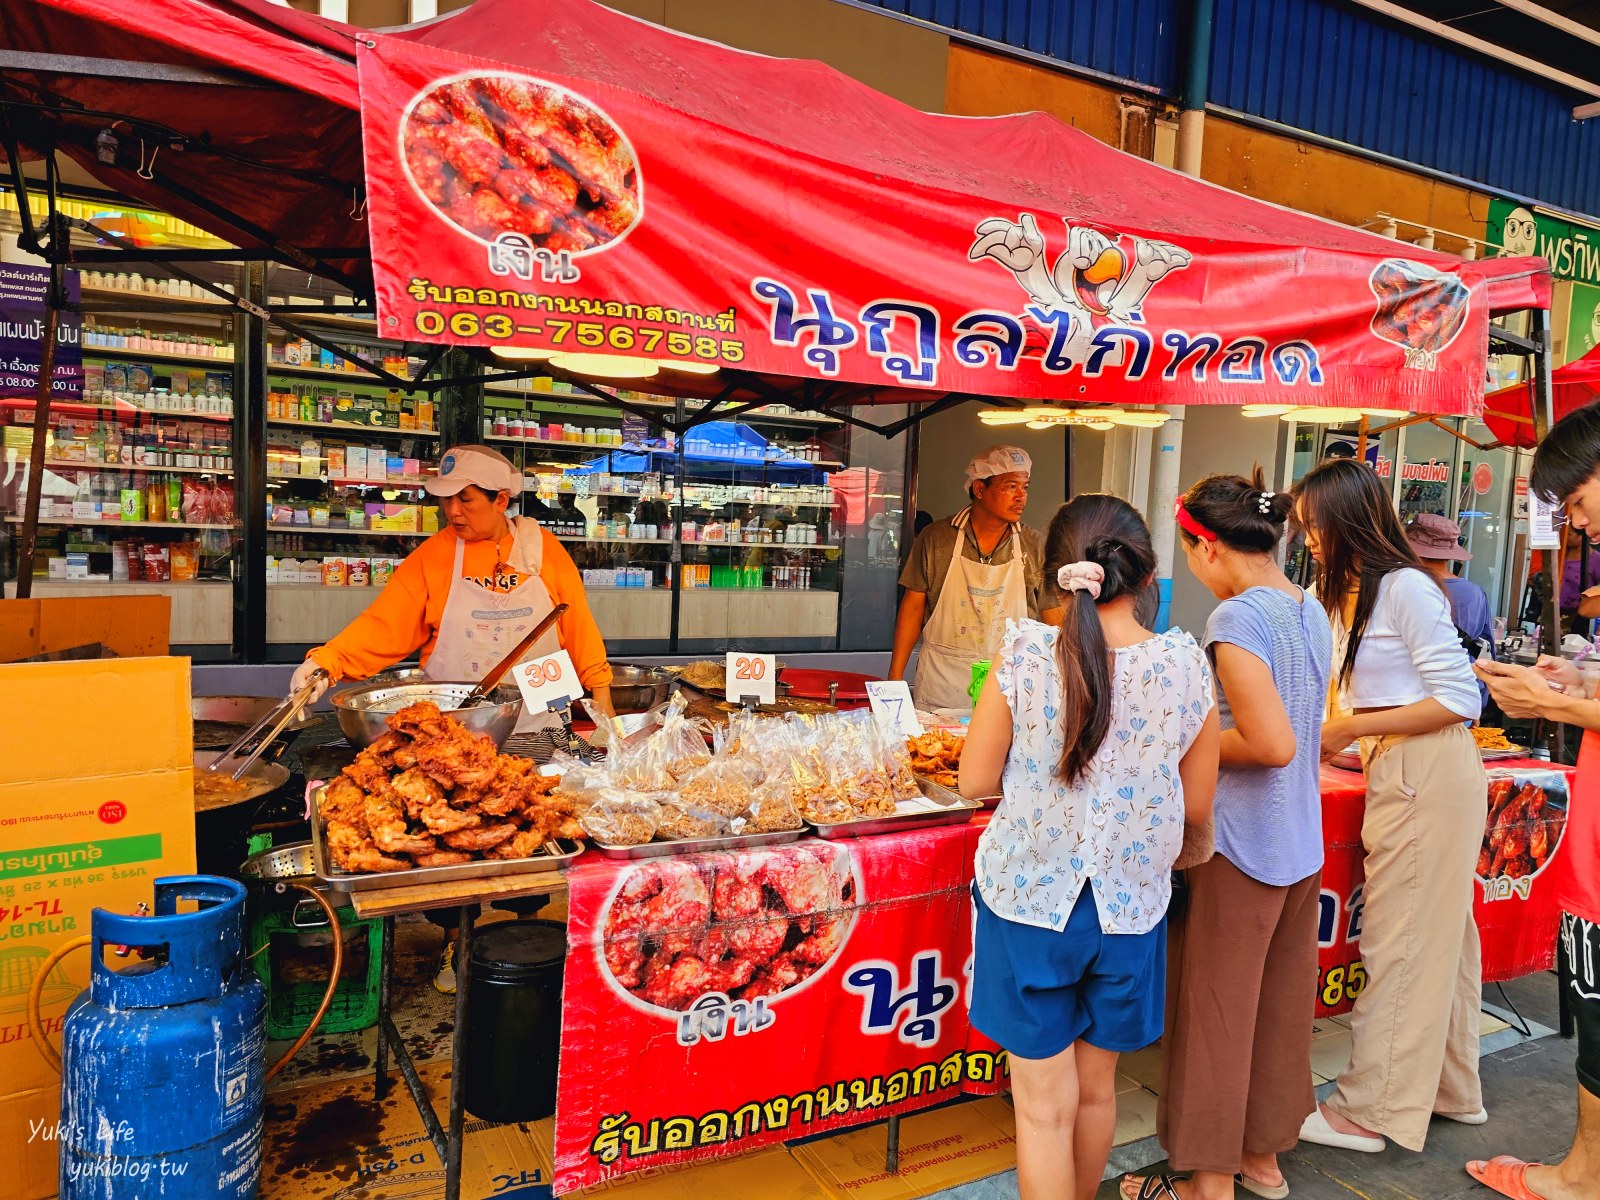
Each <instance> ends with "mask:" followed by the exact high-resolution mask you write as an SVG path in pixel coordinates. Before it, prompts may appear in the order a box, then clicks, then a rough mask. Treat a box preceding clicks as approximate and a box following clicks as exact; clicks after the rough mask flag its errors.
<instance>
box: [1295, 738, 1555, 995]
mask: <svg viewBox="0 0 1600 1200" xmlns="http://www.w3.org/2000/svg"><path fill="white" fill-rule="evenodd" d="M1572 777H1573V769H1572V768H1571V767H1556V766H1552V765H1551V764H1549V763H1536V762H1533V761H1531V760H1521V759H1519V760H1515V761H1507V762H1503V763H1499V764H1495V765H1493V766H1491V768H1490V770H1489V789H1488V794H1487V796H1486V797H1485V813H1486V817H1485V822H1484V833H1483V845H1482V847H1481V848H1480V850H1479V855H1478V862H1477V868H1476V871H1475V873H1474V877H1473V888H1474V893H1473V903H1472V913H1473V919H1474V920H1475V921H1476V922H1477V926H1478V937H1479V941H1480V943H1481V945H1482V952H1483V981H1484V982H1485V983H1501V982H1504V981H1505V980H1508V979H1516V978H1518V977H1520V976H1523V975H1527V974H1529V973H1530V972H1533V971H1547V970H1549V969H1550V968H1551V967H1553V966H1554V965H1555V955H1556V928H1557V924H1558V922H1559V920H1560V916H1561V909H1560V905H1558V904H1557V903H1556V900H1555V898H1554V896H1553V894H1552V889H1551V888H1550V887H1549V886H1548V883H1547V881H1546V868H1547V867H1548V866H1549V865H1550V863H1551V862H1553V861H1554V860H1555V858H1556V857H1557V856H1558V855H1559V854H1560V850H1561V837H1562V834H1563V832H1564V831H1565V829H1566V812H1567V801H1568V792H1569V788H1570V785H1571V780H1572ZM1365 800H1366V784H1365V781H1364V780H1363V778H1362V776H1361V775H1360V773H1359V772H1355V771H1343V770H1339V769H1336V768H1331V767H1325V768H1323V772H1322V841H1323V848H1324V859H1323V867H1322V896H1321V912H1320V919H1319V921H1318V927H1317V946H1318V959H1319V961H1318V976H1317V1015H1318V1016H1319V1017H1329V1016H1335V1015H1337V1014H1339V1013H1345V1012H1349V1011H1350V1010H1351V1008H1353V1007H1354V1006H1355V1001H1356V997H1358V996H1359V995H1360V994H1361V990H1362V988H1364V987H1365V986H1366V982H1367V975H1366V968H1365V965H1364V964H1363V962H1362V959H1361V921H1362V916H1363V906H1362V888H1363V885H1364V884H1365V881H1366V875H1365V872H1364V870H1363V867H1362V862H1363V859H1364V857H1365V853H1366V852H1365V850H1364V849H1363V848H1362V844H1361V821H1362V816H1363V813H1364V812H1365Z"/></svg>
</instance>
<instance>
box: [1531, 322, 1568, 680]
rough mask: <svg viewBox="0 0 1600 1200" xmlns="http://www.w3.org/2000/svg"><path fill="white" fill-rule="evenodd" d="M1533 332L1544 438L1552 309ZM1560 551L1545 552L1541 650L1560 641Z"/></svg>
mask: <svg viewBox="0 0 1600 1200" xmlns="http://www.w3.org/2000/svg"><path fill="white" fill-rule="evenodd" d="M1533 336H1534V340H1535V341H1536V342H1538V344H1539V349H1538V350H1536V351H1534V355H1533V436H1534V439H1535V440H1536V441H1539V442H1542V441H1544V439H1545V436H1546V435H1547V434H1549V432H1550V426H1551V425H1552V424H1553V423H1554V421H1555V382H1554V380H1553V379H1552V378H1551V376H1550V313H1549V312H1548V311H1547V310H1545V309H1542V308H1536V309H1534V310H1533ZM1559 557H1560V556H1559V554H1557V553H1555V552H1552V551H1549V550H1546V551H1545V552H1544V577H1545V583H1546V584H1548V585H1549V595H1548V596H1546V598H1545V602H1544V619H1543V621H1542V622H1541V624H1542V625H1543V627H1544V628H1543V636H1542V637H1541V638H1540V647H1539V648H1540V650H1541V652H1542V653H1545V654H1555V653H1556V652H1557V650H1558V647H1559V645H1560V640H1561V637H1560V633H1559V628H1560V624H1561V612H1560V605H1561V591H1560V589H1561V577H1560V575H1559V573H1558V572H1557V571H1556V560H1557V558H1559Z"/></svg>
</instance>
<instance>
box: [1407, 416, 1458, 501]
mask: <svg viewBox="0 0 1600 1200" xmlns="http://www.w3.org/2000/svg"><path fill="white" fill-rule="evenodd" d="M1401 434H1402V437H1401V440H1400V470H1399V475H1400V491H1399V494H1398V496H1397V497H1396V503H1397V505H1398V507H1399V509H1400V519H1401V521H1409V520H1410V519H1411V518H1412V517H1414V516H1416V515H1418V514H1419V513H1438V514H1440V515H1442V516H1446V517H1448V516H1451V515H1452V510H1453V509H1454V507H1455V494H1454V493H1455V486H1454V485H1455V481H1456V479H1457V474H1456V462H1457V458H1458V456H1459V454H1460V451H1461V449H1462V448H1463V447H1464V445H1465V443H1464V442H1462V441H1461V439H1460V438H1458V437H1456V435H1455V434H1453V433H1451V432H1450V431H1449V430H1448V429H1441V428H1440V427H1439V426H1437V425H1435V424H1433V423H1432V422H1429V421H1423V422H1419V423H1418V424H1416V425H1408V426H1406V428H1405V429H1403V430H1402V431H1401Z"/></svg>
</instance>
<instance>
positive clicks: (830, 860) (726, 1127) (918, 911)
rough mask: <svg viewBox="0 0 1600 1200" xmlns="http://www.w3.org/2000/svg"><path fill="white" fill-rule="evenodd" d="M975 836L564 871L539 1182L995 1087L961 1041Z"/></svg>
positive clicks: (919, 835) (937, 835)
mask: <svg viewBox="0 0 1600 1200" xmlns="http://www.w3.org/2000/svg"><path fill="white" fill-rule="evenodd" d="M979 828H980V827H979V826H978V825H963V826H947V827H944V828H939V829H927V830H917V831H913V832H910V833H904V834H891V835H882V836H878V837H871V838H860V839H854V840H848V841H841V842H824V841H820V840H818V839H815V838H806V839H804V840H802V841H799V842H795V843H792V844H789V845H785V846H777V847H773V848H770V849H766V850H758V851H747V852H743V853H727V854H702V855H696V856H690V857H676V858H658V859H647V860H641V861H636V862H614V861H610V860H607V859H604V858H600V857H598V856H596V855H592V854H591V855H588V856H585V858H584V859H582V860H580V861H579V862H578V863H577V864H576V865H575V866H574V868H573V870H572V871H571V872H570V873H569V883H570V888H571V890H570V897H569V916H568V927H567V928H568V942H569V954H568V958H567V969H566V982H565V988H564V996H563V1001H562V1010H563V1015H562V1042H561V1073H560V1084H559V1093H558V1094H559V1099H558V1102H557V1111H556V1177H555V1190H556V1191H557V1192H558V1193H559V1192H567V1191H571V1190H573V1189H574V1188H582V1187H590V1186H592V1185H594V1184H596V1183H598V1182H600V1181H602V1180H604V1179H608V1178H610V1177H613V1176H617V1175H622V1174H625V1173H627V1172H630V1171H638V1170H641V1169H644V1168H647V1167H658V1166H665V1165H669V1164H672V1163H678V1162H684V1161H688V1160H691V1159H699V1158H710V1157H715V1156H718V1155H724V1154H736V1153H741V1152H743V1151H746V1150H750V1149H752V1148H755V1147H758V1146H762V1145H767V1144H770V1143H773V1142H781V1141H787V1140H790V1139H793V1138H797V1137H804V1136H806V1135H808V1134H815V1133H820V1132H822V1131H824V1130H831V1129H839V1128H843V1127H845V1126H849V1125H856V1124H861V1123H864V1122H868V1121H874V1120H879V1119H881V1118H883V1117H886V1116H889V1115H891V1114H896V1113H903V1112H908V1111H911V1110H913V1109H918V1108H925V1107H927V1106H929V1105H932V1104H937V1103H939V1102H941V1101H944V1100H949V1099H952V1098H953V1097H955V1096H958V1095H960V1094H961V1093H962V1092H963V1091H964V1090H993V1089H994V1088H997V1087H998V1086H1001V1085H1000V1083H999V1080H1000V1079H1001V1078H1002V1077H1003V1076H1004V1075H1005V1074H1006V1070H1007V1068H1006V1062H1005V1055H1004V1054H1003V1053H1002V1052H1000V1051H998V1050H996V1049H995V1048H994V1047H992V1046H988V1045H981V1046H980V1045H977V1044H970V1045H969V1033H970V1025H969V1023H968V1018H967V993H968V986H969V980H970V977H971V959H972V903H971V897H970V888H971V884H972V858H973V852H974V850H975V848H976V846H977V839H978V832H979ZM986 1085H987V1086H986Z"/></svg>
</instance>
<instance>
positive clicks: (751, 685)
mask: <svg viewBox="0 0 1600 1200" xmlns="http://www.w3.org/2000/svg"><path fill="white" fill-rule="evenodd" d="M723 690H724V691H725V692H726V694H727V697H728V700H729V702H730V703H732V704H738V703H740V702H741V701H743V700H744V699H745V698H746V697H749V698H750V699H752V700H754V701H755V702H756V703H757V704H771V703H772V702H773V701H774V700H776V699H777V698H778V664H777V662H776V660H775V659H773V657H772V655H770V654H751V653H750V652H749V651H746V650H729V651H728V666H727V682H726V684H725V686H724V689H723Z"/></svg>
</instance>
